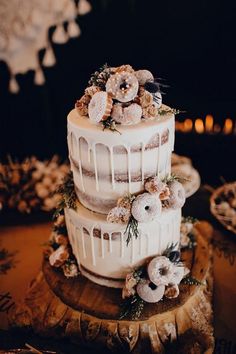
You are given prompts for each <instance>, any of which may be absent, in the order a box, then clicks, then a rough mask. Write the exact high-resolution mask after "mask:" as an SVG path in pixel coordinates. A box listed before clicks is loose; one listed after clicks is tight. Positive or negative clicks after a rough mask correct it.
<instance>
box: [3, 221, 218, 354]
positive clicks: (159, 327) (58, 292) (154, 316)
mask: <svg viewBox="0 0 236 354" xmlns="http://www.w3.org/2000/svg"><path fill="white" fill-rule="evenodd" d="M203 225H204V232H205V233H206V230H208V231H209V232H212V229H211V228H210V227H208V228H206V227H205V226H208V224H203ZM200 230H201V226H200V224H199V226H198V232H197V241H198V245H197V247H196V249H195V251H194V252H192V251H185V252H184V253H183V256H184V258H185V260H186V262H187V263H188V264H190V265H191V264H192V267H191V272H192V275H193V276H195V277H196V278H197V279H198V280H199V281H201V282H204V285H200V286H195V285H192V286H189V285H181V286H180V296H179V297H178V298H177V299H172V300H168V299H165V300H164V301H162V302H160V303H157V304H147V305H145V308H144V312H143V314H142V316H141V318H140V319H139V320H137V321H132V320H129V319H127V320H119V312H120V306H119V303H120V300H121V290H119V289H112V288H106V287H103V286H99V285H96V284H94V283H92V282H91V281H89V280H87V279H86V278H84V277H82V276H79V277H78V278H75V279H66V278H65V277H64V276H63V274H62V273H60V271H58V270H55V269H54V268H52V267H51V266H50V265H49V263H48V261H44V263H43V275H44V276H43V275H42V273H40V275H39V276H38V277H37V278H36V280H35V282H34V283H33V285H32V286H31V288H30V289H29V292H28V294H27V296H26V298H25V302H24V304H21V305H20V306H16V307H15V308H14V309H12V310H11V313H10V322H11V323H12V324H13V325H14V326H16V325H18V326H20V325H21V326H24V325H29V324H31V326H32V327H33V329H34V331H35V332H37V333H39V334H41V335H47V336H48V335H50V336H55V337H57V336H58V333H60V336H66V337H69V338H70V339H71V340H73V341H74V342H77V343H84V344H88V345H90V346H91V345H92V346H94V348H97V347H98V346H101V347H107V348H109V349H111V350H116V351H117V352H120V351H123V352H131V351H132V353H162V352H167V353H172V352H173V353H186V354H187V353H194V354H197V353H199V354H200V353H207V354H210V353H212V352H213V347H214V339H213V329H212V308H211V296H212V274H211V252H212V248H211V246H210V244H209V243H208V239H206V238H205V237H204V238H203V236H202V234H201V233H200ZM208 236H209V234H208Z"/></svg>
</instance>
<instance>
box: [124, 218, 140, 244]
mask: <svg viewBox="0 0 236 354" xmlns="http://www.w3.org/2000/svg"><path fill="white" fill-rule="evenodd" d="M125 234H126V235H127V239H126V245H127V246H128V244H129V242H130V241H131V238H132V237H135V238H136V239H137V238H138V236H139V231H138V221H137V220H136V219H135V218H134V217H133V215H131V216H130V218H129V221H128V224H127V227H126V229H125Z"/></svg>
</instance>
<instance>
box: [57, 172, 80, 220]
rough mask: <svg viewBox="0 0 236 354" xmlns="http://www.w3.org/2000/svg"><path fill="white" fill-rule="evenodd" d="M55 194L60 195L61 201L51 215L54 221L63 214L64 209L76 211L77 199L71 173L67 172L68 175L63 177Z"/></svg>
mask: <svg viewBox="0 0 236 354" xmlns="http://www.w3.org/2000/svg"><path fill="white" fill-rule="evenodd" d="M56 193H59V194H60V195H61V200H60V201H59V203H58V206H57V209H56V211H55V213H54V215H53V219H54V220H55V219H56V218H57V217H58V216H59V215H60V214H62V213H63V210H64V208H72V209H76V200H77V197H76V193H75V188H74V181H73V174H72V172H69V173H68V175H67V176H65V178H64V180H63V183H62V184H61V185H60V186H59V187H58V189H57V191H56Z"/></svg>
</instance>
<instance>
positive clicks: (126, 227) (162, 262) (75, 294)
mask: <svg viewBox="0 0 236 354" xmlns="http://www.w3.org/2000/svg"><path fill="white" fill-rule="evenodd" d="M161 82H162V81H160V80H158V79H157V78H155V77H154V76H153V74H152V73H151V72H150V71H149V70H146V69H142V70H134V69H133V68H132V67H131V66H130V65H122V66H119V67H109V66H107V65H105V66H103V67H102V68H101V69H99V70H98V71H96V72H95V73H94V74H93V75H92V76H91V78H90V80H89V84H88V87H87V88H86V89H85V91H84V94H83V96H82V97H81V98H80V99H79V100H78V101H77V102H76V104H75V108H74V109H73V110H72V111H71V112H70V113H69V115H68V117H67V126H68V131H67V133H68V134H67V140H68V150H69V160H70V166H71V172H70V174H69V175H68V176H67V178H66V179H65V181H64V183H63V184H62V185H61V186H60V187H59V190H58V192H59V193H60V194H61V201H60V202H59V205H58V209H57V211H56V213H55V219H54V227H53V232H52V235H51V239H50V249H49V250H48V251H47V253H46V260H45V261H44V263H43V273H44V276H45V279H46V282H47V284H48V285H46V283H45V281H41V280H40V281H39V285H38V286H39V287H40V289H41V290H39V292H40V291H41V293H42V292H44V293H45V295H43V294H42V296H43V298H45V299H46V296H49V297H51V296H52V293H53V294H55V295H56V296H57V300H56V298H55V299H54V301H56V302H57V303H58V309H60V308H61V305H62V304H63V306H66V305H67V306H69V307H68V310H67V311H68V314H67V315H66V317H63V318H61V320H60V322H58V326H61V327H60V328H64V330H63V331H64V332H65V335H66V336H69V337H71V338H75V339H76V340H77V339H78V340H80V339H81V338H82V339H83V341H85V342H86V343H88V344H89V345H92V344H91V343H94V345H95V344H96V343H98V344H101V345H102V347H104V346H107V347H108V348H110V349H114V348H116V349H117V348H123V344H124V343H126V346H127V348H126V347H125V348H126V349H127V350H128V351H132V350H133V349H134V350H135V351H134V352H135V353H136V352H137V353H139V352H142V346H143V345H144V344H145V343H146V342H147V341H148V343H149V344H148V345H149V346H150V348H151V349H150V351H149V352H153V353H154V352H155V353H159V352H164V349H165V350H167V347H168V345H169V343H170V342H171V343H172V344H173V343H175V344H176V345H177V347H176V348H178V349H181V350H183V351H181V353H182V352H183V353H185V352H186V353H193V352H194V353H203V352H205V351H202V350H203V349H204V350H207V349H209V351H208V353H211V352H212V351H211V350H212V348H213V336H212V326H211V319H212V310H211V305H210V301H211V300H210V299H211V295H210V294H211V286H210V282H209V279H211V275H210V269H211V261H210V259H211V247H210V245H209V240H207V239H204V237H202V234H205V235H207V234H209V235H210V234H211V228H210V227H209V225H208V224H204V223H203V224H202V225H203V226H201V223H199V226H197V225H196V221H195V220H194V219H193V218H189V217H188V218H183V217H182V215H181V208H182V207H183V205H184V203H185V190H184V187H183V185H182V183H181V177H180V176H176V175H173V174H172V173H171V155H172V151H173V149H174V138H175V114H177V113H179V111H177V110H175V109H173V108H170V107H168V106H166V105H164V104H163V103H162V92H161V90H162V83H161ZM48 286H49V287H50V289H51V290H53V292H51V290H48ZM42 289H44V290H42ZM34 293H35V291H33V290H32V295H31V296H34ZM47 294H48V295H47ZM49 294H51V295H49ZM199 309H200V312H199ZM45 311H46V307H45ZM63 316H64V315H63ZM46 317H48V321H49V322H50V321H54V320H55V318H54V316H52V315H51V313H50V312H49V313H48V314H46ZM124 319H125V320H124ZM49 322H48V323H49ZM64 322H65V323H64ZM50 323H51V322H50ZM147 338H148V339H147ZM186 343H187V344H186ZM145 345H146V344H145ZM168 348H169V347H168ZM190 349H191V350H190ZM168 350H169V349H168ZM168 352H170V351H168Z"/></svg>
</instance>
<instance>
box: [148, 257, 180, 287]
mask: <svg viewBox="0 0 236 354" xmlns="http://www.w3.org/2000/svg"><path fill="white" fill-rule="evenodd" d="M174 268H175V267H174V264H173V263H171V261H170V260H169V259H168V258H167V257H165V256H157V257H155V258H153V259H152V260H151V261H150V263H149V264H148V267H147V272H148V276H149V279H150V280H151V282H152V283H154V284H155V285H156V286H159V285H168V284H169V283H170V281H171V279H173V274H174Z"/></svg>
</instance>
